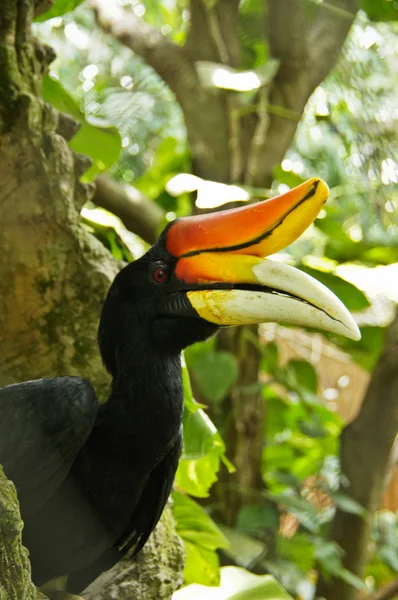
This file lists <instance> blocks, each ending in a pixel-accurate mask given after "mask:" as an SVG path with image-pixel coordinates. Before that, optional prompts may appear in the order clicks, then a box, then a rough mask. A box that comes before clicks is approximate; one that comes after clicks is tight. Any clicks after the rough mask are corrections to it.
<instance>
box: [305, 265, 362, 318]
mask: <svg viewBox="0 0 398 600" xmlns="http://www.w3.org/2000/svg"><path fill="white" fill-rule="evenodd" d="M300 269H301V270H302V271H304V273H307V274H308V275H311V277H314V278H315V279H317V280H318V281H320V282H321V283H323V285H325V286H326V287H327V288H329V290H331V291H332V292H333V293H334V294H336V296H337V297H338V298H340V300H341V301H342V302H343V304H344V305H345V306H346V307H347V308H348V310H362V309H363V308H368V306H370V302H369V300H368V299H367V297H366V296H365V294H364V293H363V292H361V290H359V289H358V288H357V287H355V285H353V284H352V283H349V282H348V281H345V279H342V278H341V277H339V276H338V275H335V274H334V273H328V272H326V271H319V270H318V269H313V268H311V267H307V266H304V265H300Z"/></svg>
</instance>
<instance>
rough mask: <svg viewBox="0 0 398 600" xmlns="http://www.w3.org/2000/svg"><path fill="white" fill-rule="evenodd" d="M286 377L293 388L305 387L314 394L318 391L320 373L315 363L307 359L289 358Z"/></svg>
mask: <svg viewBox="0 0 398 600" xmlns="http://www.w3.org/2000/svg"><path fill="white" fill-rule="evenodd" d="M286 379H287V383H288V384H290V385H291V386H292V387H293V388H305V389H307V390H309V391H310V392H312V393H313V394H316V392H317V389H318V374H317V372H316V370H315V369H314V367H313V365H312V364H311V363H309V362H308V361H306V360H296V359H294V360H289V362H288V364H287V366H286Z"/></svg>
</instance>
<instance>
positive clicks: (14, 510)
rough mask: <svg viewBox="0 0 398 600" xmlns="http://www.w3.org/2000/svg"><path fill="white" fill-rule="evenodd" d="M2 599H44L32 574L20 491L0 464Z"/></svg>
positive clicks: (0, 591)
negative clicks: (22, 518)
mask: <svg viewBox="0 0 398 600" xmlns="http://www.w3.org/2000/svg"><path fill="white" fill-rule="evenodd" d="M0 540H1V543H0V600H21V599H22V598H23V600H44V599H45V596H43V595H42V594H40V592H38V591H37V589H36V588H35V586H34V585H33V583H32V581H31V578H30V563H29V557H28V552H27V550H26V549H25V548H24V547H23V545H22V521H21V519H20V515H19V506H18V500H17V493H16V491H15V487H14V486H13V484H12V483H11V482H10V481H8V480H7V478H6V477H5V475H4V472H3V469H2V468H1V467H0Z"/></svg>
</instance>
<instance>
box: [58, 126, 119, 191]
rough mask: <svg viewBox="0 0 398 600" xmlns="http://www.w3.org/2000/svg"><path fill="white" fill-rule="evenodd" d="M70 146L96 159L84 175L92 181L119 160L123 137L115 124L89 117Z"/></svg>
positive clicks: (85, 178)
mask: <svg viewBox="0 0 398 600" xmlns="http://www.w3.org/2000/svg"><path fill="white" fill-rule="evenodd" d="M69 146H70V147H71V148H72V150H74V151H75V152H80V153H81V154H86V155H87V156H89V157H90V158H91V159H92V160H93V161H94V164H93V165H92V166H91V168H90V169H89V170H88V171H87V172H86V173H85V175H84V180H85V181H91V180H92V179H94V177H95V176H96V175H98V174H99V173H101V172H102V171H106V170H107V169H109V167H111V166H112V165H113V164H114V163H115V162H116V161H117V159H118V158H119V154H120V150H121V137H120V133H119V131H118V130H117V129H116V127H114V126H113V125H110V124H109V123H107V122H106V121H103V120H101V119H94V118H92V117H90V118H88V117H87V119H86V121H84V122H83V123H82V126H81V127H80V129H79V131H78V132H77V134H76V135H75V136H74V137H73V138H72V140H71V141H70V142H69Z"/></svg>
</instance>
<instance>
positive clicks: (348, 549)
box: [319, 313, 398, 600]
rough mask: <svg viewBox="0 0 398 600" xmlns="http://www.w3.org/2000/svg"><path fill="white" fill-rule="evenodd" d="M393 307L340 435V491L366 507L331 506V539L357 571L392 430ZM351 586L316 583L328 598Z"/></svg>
mask: <svg viewBox="0 0 398 600" xmlns="http://www.w3.org/2000/svg"><path fill="white" fill-rule="evenodd" d="M397 364H398V313H397V316H396V318H395V320H394V321H393V323H392V324H391V325H390V327H389V329H388V331H387V336H386V343H385V347H384V350H383V353H382V355H381V357H380V359H379V361H378V363H377V365H376V368H375V370H374V371H373V374H372V378H371V380H370V383H369V386H368V389H367V392H366V395H365V398H364V401H363V404H362V408H361V411H360V413H359V415H358V416H357V417H356V419H355V420H354V421H353V422H352V423H350V424H349V425H348V426H347V427H345V428H344V430H343V432H342V435H341V451H340V454H341V469H342V472H343V473H344V474H345V476H346V477H347V479H348V481H349V487H348V489H344V493H345V494H347V493H349V494H350V496H351V497H352V498H353V499H354V500H356V501H357V502H359V504H361V505H362V506H363V507H364V508H365V509H366V510H367V514H368V517H367V518H366V519H364V518H361V517H358V516H356V515H352V514H348V513H345V512H342V511H337V512H336V515H335V518H334V521H333V525H332V530H331V536H330V537H331V539H332V540H333V541H335V542H337V543H338V544H339V546H340V547H341V548H342V550H343V552H344V560H343V564H344V567H345V568H346V569H349V570H350V571H352V572H353V573H355V575H357V576H359V577H361V575H362V571H363V568H364V565H365V561H366V556H367V544H368V539H369V532H370V527H371V523H372V518H373V514H374V512H375V511H376V510H377V508H378V505H379V501H380V495H381V492H382V491H383V484H384V481H385V475H386V471H387V469H388V463H389V460H388V459H389V456H390V452H391V449H392V447H393V443H394V440H395V437H396V435H397V431H398V403H397V398H398V371H397ZM355 593H356V590H355V589H354V588H353V587H351V586H350V585H348V584H347V583H346V582H344V581H342V580H340V579H338V580H332V581H331V582H330V583H325V582H322V583H321V584H320V592H319V595H320V596H324V597H325V598H327V599H328V600H353V599H354V597H355Z"/></svg>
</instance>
